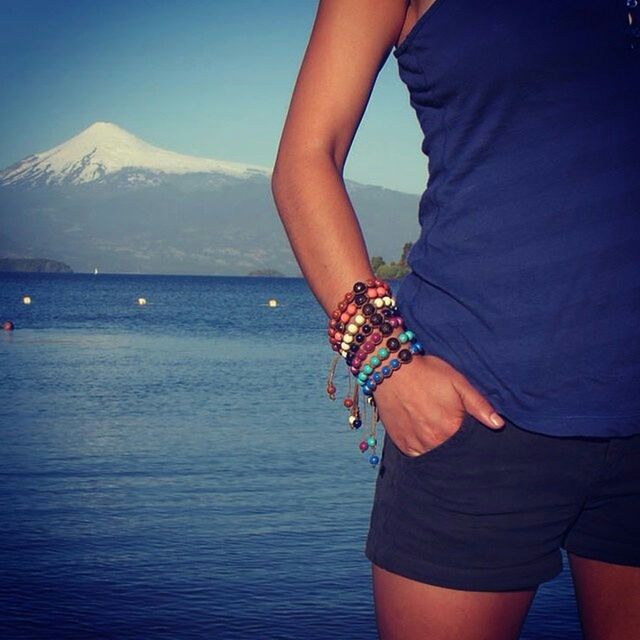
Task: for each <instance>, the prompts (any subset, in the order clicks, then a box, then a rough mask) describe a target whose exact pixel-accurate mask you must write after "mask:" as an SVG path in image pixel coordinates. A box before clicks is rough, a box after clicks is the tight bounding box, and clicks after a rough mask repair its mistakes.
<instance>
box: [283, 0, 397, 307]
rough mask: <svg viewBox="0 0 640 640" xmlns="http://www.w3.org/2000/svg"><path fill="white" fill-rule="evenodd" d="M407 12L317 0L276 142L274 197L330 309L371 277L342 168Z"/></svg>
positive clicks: (377, 3) (393, 6)
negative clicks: (307, 40)
mask: <svg viewBox="0 0 640 640" xmlns="http://www.w3.org/2000/svg"><path fill="white" fill-rule="evenodd" d="M405 12H406V2H405V1H404V0H320V2H319V5H318V10H317V14H316V19H315V22H314V25H313V29H312V32H311V36H310V40H309V43H308V46H307V49H306V52H305V54H304V57H303V60H302V65H301V68H300V71H299V74H298V78H297V81H296V84H295V87H294V91H293V96H292V99H291V104H290V107H289V111H288V114H287V117H286V120H285V125H284V130H283V133H282V138H281V140H280V145H279V147H278V153H277V157H276V162H275V167H274V171H273V177H272V191H273V196H274V200H275V203H276V206H277V209H278V212H279V215H280V218H281V220H282V223H283V225H284V227H285V231H286V233H287V236H288V238H289V242H290V243H291V247H292V249H293V251H294V254H295V256H296V259H297V261H298V264H299V265H300V269H301V270H302V273H303V275H304V276H305V278H306V280H307V282H308V283H309V286H310V288H311V290H312V291H313V293H314V295H315V296H316V298H317V299H318V301H319V302H320V304H321V305H322V307H323V308H324V310H325V311H326V312H327V315H328V314H330V313H331V311H332V310H333V309H334V308H335V307H336V305H337V303H338V302H339V301H340V300H341V299H342V297H343V295H344V294H345V292H347V291H349V290H350V289H351V287H352V285H353V283H354V282H356V281H357V280H364V279H366V278H369V277H373V272H372V270H371V266H370V262H369V256H368V253H367V249H366V247H365V243H364V240H363V237H362V232H361V230H360V225H359V223H358V219H357V217H356V214H355V212H354V210H353V207H352V205H351V202H350V200H349V197H348V195H347V191H346V189H345V185H344V182H343V177H342V173H343V169H344V164H345V160H346V157H347V154H348V151H349V148H350V147H351V143H352V141H353V138H354V136H355V132H356V130H357V127H358V125H359V123H360V120H361V118H362V115H363V113H364V110H365V107H366V105H367V102H368V100H369V97H370V95H371V91H372V88H373V86H374V84H375V80H376V77H377V75H378V73H379V71H380V68H381V67H382V65H383V64H384V62H385V60H386V58H387V57H388V55H389V52H390V50H391V47H392V46H393V44H394V42H395V41H396V40H397V38H398V33H399V31H400V29H401V28H402V25H403V22H404V17H405Z"/></svg>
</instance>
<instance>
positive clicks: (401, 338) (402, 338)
mask: <svg viewBox="0 0 640 640" xmlns="http://www.w3.org/2000/svg"><path fill="white" fill-rule="evenodd" d="M398 341H399V342H400V344H404V343H405V342H409V338H407V334H406V333H405V332H404V331H403V332H402V333H401V334H400V335H399V336H398Z"/></svg>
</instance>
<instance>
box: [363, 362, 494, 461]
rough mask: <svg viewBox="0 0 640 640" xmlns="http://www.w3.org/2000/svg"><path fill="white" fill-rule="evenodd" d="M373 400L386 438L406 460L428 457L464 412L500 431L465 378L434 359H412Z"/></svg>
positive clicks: (488, 408)
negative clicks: (407, 457) (430, 451)
mask: <svg viewBox="0 0 640 640" xmlns="http://www.w3.org/2000/svg"><path fill="white" fill-rule="evenodd" d="M373 395H374V399H375V402H376V406H377V408H378V413H379V415H380V419H381V420H382V423H383V425H384V429H385V432H386V433H388V434H389V436H390V437H391V439H392V440H393V442H394V444H395V445H396V446H397V447H398V449H400V450H401V451H402V452H403V453H404V454H405V455H407V456H417V455H421V454H423V453H426V452H427V451H429V450H430V449H433V448H434V447H437V446H438V445H440V444H442V443H443V442H444V441H445V440H447V439H448V438H450V437H451V436H452V435H453V434H454V433H455V432H456V431H457V430H458V428H459V427H460V425H461V424H462V420H463V418H464V414H465V412H467V413H470V414H472V415H473V416H474V417H476V418H477V419H478V420H480V421H481V422H482V423H483V424H485V425H486V426H487V427H489V428H491V429H498V428H501V427H502V426H503V425H504V420H503V419H502V418H501V417H500V416H499V415H498V414H497V413H496V412H495V411H494V409H493V407H492V406H491V404H490V403H489V402H488V401H487V400H486V399H485V398H484V396H482V394H480V393H479V392H478V391H477V390H476V389H475V387H473V386H472V385H471V383H470V382H469V381H468V380H467V378H466V377H465V376H464V375H462V374H461V373H460V372H459V371H457V370H456V369H455V368H454V367H452V366H451V365H450V364H449V363H448V362H446V361H445V360H443V359H442V358H439V357H438V356H433V355H418V356H414V358H413V360H412V361H411V362H410V363H408V364H404V365H402V366H401V367H400V368H399V369H398V370H397V371H394V372H393V375H392V376H391V377H389V378H387V379H385V380H384V381H383V382H382V383H381V384H380V385H379V386H378V387H377V388H376V390H375V391H374V393H373Z"/></svg>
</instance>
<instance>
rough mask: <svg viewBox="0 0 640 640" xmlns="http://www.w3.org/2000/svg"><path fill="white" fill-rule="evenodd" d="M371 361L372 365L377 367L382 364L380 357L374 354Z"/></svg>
mask: <svg viewBox="0 0 640 640" xmlns="http://www.w3.org/2000/svg"><path fill="white" fill-rule="evenodd" d="M370 362H371V366H372V367H377V366H378V365H379V364H380V358H378V356H373V357H372V358H371V360H370Z"/></svg>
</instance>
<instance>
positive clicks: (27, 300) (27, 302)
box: [22, 296, 31, 304]
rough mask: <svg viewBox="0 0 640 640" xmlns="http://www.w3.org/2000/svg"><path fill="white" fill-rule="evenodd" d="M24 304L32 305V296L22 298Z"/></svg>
mask: <svg viewBox="0 0 640 640" xmlns="http://www.w3.org/2000/svg"><path fill="white" fill-rule="evenodd" d="M22 302H23V303H24V304H31V297H30V296H22Z"/></svg>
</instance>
